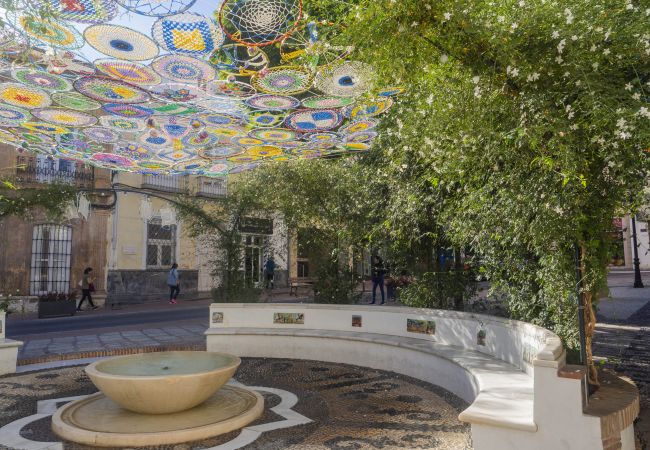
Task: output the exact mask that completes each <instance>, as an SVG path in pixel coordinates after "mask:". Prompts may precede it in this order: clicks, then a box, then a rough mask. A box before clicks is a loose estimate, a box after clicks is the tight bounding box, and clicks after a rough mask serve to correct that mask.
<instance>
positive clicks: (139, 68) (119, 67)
mask: <svg viewBox="0 0 650 450" xmlns="http://www.w3.org/2000/svg"><path fill="white" fill-rule="evenodd" d="M95 67H96V68H97V70H99V71H100V72H102V73H103V74H104V75H108V76H109V77H111V78H115V79H117V80H120V81H125V82H127V83H131V84H136V85H141V86H154V85H156V84H159V83H160V82H161V81H162V78H161V77H160V75H158V74H157V73H156V72H155V71H154V70H152V69H151V67H148V66H145V65H144V64H141V63H138V62H135V61H127V60H123V59H99V60H97V61H95Z"/></svg>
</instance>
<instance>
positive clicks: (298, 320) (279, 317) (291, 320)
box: [273, 313, 305, 325]
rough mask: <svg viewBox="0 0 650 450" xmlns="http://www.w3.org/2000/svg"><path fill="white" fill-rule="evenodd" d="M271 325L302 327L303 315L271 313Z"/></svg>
mask: <svg viewBox="0 0 650 450" xmlns="http://www.w3.org/2000/svg"><path fill="white" fill-rule="evenodd" d="M273 323H279V324H283V325H304V323H305V315H304V314H303V313H273Z"/></svg>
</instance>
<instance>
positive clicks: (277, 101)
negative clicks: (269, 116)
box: [245, 94, 300, 111]
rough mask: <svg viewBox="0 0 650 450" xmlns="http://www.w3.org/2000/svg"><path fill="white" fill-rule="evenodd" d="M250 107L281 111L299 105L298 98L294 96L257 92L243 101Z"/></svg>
mask: <svg viewBox="0 0 650 450" xmlns="http://www.w3.org/2000/svg"><path fill="white" fill-rule="evenodd" d="M245 103H246V105H248V106H249V107H250V108H255V109H262V110H265V111H281V110H286V109H295V108H298V107H299V106H300V100H298V99H297V98H295V97H289V96H286V95H274V94H258V95H255V96H253V97H251V98H249V99H247V100H246V101H245Z"/></svg>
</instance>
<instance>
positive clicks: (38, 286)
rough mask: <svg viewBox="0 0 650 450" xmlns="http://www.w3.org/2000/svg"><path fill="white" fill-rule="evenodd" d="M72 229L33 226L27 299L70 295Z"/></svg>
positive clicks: (58, 226) (62, 226)
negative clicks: (29, 297)
mask: <svg viewBox="0 0 650 450" xmlns="http://www.w3.org/2000/svg"><path fill="white" fill-rule="evenodd" d="M71 251H72V228H71V227H68V226H65V225H36V226H35V227H34V232H33V237H32V263H31V274H30V283H29V293H30V295H42V294H45V293H48V292H63V293H67V292H69V291H70V254H71Z"/></svg>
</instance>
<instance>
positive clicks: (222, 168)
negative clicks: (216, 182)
mask: <svg viewBox="0 0 650 450" xmlns="http://www.w3.org/2000/svg"><path fill="white" fill-rule="evenodd" d="M229 170H230V165H228V163H226V162H225V161H224V162H219V163H217V164H211V165H209V166H208V167H207V168H206V169H205V171H204V175H207V176H209V177H223V176H226V175H228V171H229Z"/></svg>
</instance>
